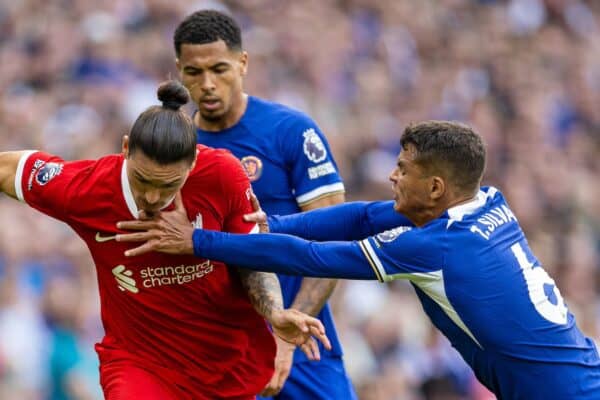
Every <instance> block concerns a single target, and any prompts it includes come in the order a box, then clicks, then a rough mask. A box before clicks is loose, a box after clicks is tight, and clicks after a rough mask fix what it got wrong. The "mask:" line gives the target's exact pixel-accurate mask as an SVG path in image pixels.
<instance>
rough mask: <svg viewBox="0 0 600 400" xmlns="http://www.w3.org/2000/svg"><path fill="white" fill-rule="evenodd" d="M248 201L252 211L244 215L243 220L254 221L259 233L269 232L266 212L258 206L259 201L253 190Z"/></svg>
mask: <svg viewBox="0 0 600 400" xmlns="http://www.w3.org/2000/svg"><path fill="white" fill-rule="evenodd" d="M250 202H251V203H252V209H253V210H254V212H253V213H250V214H246V215H244V221H247V222H256V223H257V224H258V229H259V232H260V233H269V224H268V222H267V214H266V213H265V212H264V211H263V210H262V209H261V208H260V203H259V201H258V198H257V197H256V195H255V194H254V192H250Z"/></svg>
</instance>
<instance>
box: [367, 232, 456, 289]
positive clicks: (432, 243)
mask: <svg viewBox="0 0 600 400" xmlns="http://www.w3.org/2000/svg"><path fill="white" fill-rule="evenodd" d="M444 231H445V229H441V230H440V229H428V228H412V227H409V226H399V227H396V228H393V229H390V230H387V231H385V232H382V233H379V234H377V235H375V236H370V237H368V238H366V239H364V240H361V241H360V242H359V245H360V247H361V249H362V250H363V252H364V254H365V257H366V259H367V260H368V262H369V264H370V265H371V268H372V269H373V270H374V271H375V272H376V275H377V279H378V280H379V281H381V282H389V281H392V280H395V279H409V280H413V281H414V280H422V279H429V278H428V277H433V278H434V279H436V277H435V276H436V274H437V273H439V272H440V271H441V270H442V269H443V266H444V256H445V252H444V240H443V236H444Z"/></svg>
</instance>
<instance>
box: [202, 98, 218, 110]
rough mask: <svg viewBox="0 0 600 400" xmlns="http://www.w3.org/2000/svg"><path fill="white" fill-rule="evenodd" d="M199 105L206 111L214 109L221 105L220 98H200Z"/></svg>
mask: <svg viewBox="0 0 600 400" xmlns="http://www.w3.org/2000/svg"><path fill="white" fill-rule="evenodd" d="M200 106H201V107H202V108H203V109H205V110H207V111H214V110H216V109H218V108H219V107H220V106H221V100H219V99H202V100H200Z"/></svg>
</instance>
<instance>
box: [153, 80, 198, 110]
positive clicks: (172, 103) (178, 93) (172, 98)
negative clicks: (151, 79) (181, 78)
mask: <svg viewBox="0 0 600 400" xmlns="http://www.w3.org/2000/svg"><path fill="white" fill-rule="evenodd" d="M156 94H157V96H158V100H160V101H161V102H162V106H163V107H164V108H168V109H171V110H175V111H177V110H179V108H180V107H181V106H182V105H184V104H186V103H187V102H188V101H189V100H190V93H189V92H188V90H187V89H186V88H185V86H183V85H182V84H181V83H179V82H178V81H175V80H171V81H166V82H163V83H161V84H160V86H159V87H158V91H157V92H156Z"/></svg>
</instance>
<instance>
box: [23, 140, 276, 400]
mask: <svg viewBox="0 0 600 400" xmlns="http://www.w3.org/2000/svg"><path fill="white" fill-rule="evenodd" d="M15 186H16V190H17V196H18V198H19V199H20V200H21V201H26V202H27V203H28V204H29V205H30V206H32V207H34V208H36V209H38V210H40V211H41V212H43V213H45V214H48V215H50V216H52V217H54V218H57V219H59V220H61V221H64V222H66V223H67V224H69V225H70V226H71V227H72V228H73V229H74V230H75V231H76V232H77V234H78V235H79V236H80V237H81V238H82V239H83V240H84V241H85V242H86V244H87V246H88V248H89V249H90V252H91V254H92V257H93V259H94V262H95V264H96V271H97V276H98V284H99V288H100V299H101V313H102V322H103V325H104V329H105V336H104V338H103V340H102V342H101V343H98V344H97V345H96V351H97V352H98V356H99V358H100V362H101V365H106V364H109V363H117V362H125V363H134V364H136V365H138V366H141V367H142V368H147V369H148V370H150V371H153V372H155V373H158V374H160V375H161V376H162V377H163V378H167V379H168V380H169V381H171V382H173V384H174V386H176V387H178V388H180V390H181V393H180V398H182V399H185V398H193V399H205V398H206V399H217V398H235V397H248V396H249V395H250V396H251V395H254V394H256V393H258V392H259V391H261V390H262V389H263V388H264V386H265V385H266V384H267V382H268V381H269V379H270V378H271V375H272V374H273V360H274V357H275V343H274V341H273V337H272V335H271V333H270V331H269V330H268V328H267V325H266V322H265V321H264V319H263V318H262V317H260V316H259V315H258V314H257V313H256V311H255V310H254V309H253V308H252V305H251V304H250V302H249V300H248V297H247V294H246V292H245V291H244V289H243V288H242V286H241V283H240V281H239V278H238V277H237V272H236V271H235V270H230V269H229V268H228V267H226V266H225V265H223V264H222V263H219V262H214V261H210V260H204V259H199V258H196V257H194V256H187V255H186V256H173V255H167V254H160V253H149V254H145V255H142V256H138V257H125V256H124V254H123V253H124V251H125V250H127V249H128V248H132V247H136V246H137V245H139V244H127V243H120V242H116V241H115V240H114V235H115V234H117V233H123V231H119V230H118V229H117V228H116V223H117V222H118V221H124V220H131V219H134V218H136V217H137V215H138V210H137V206H136V204H135V201H134V199H133V195H132V193H131V189H130V186H129V181H128V179H127V174H126V160H125V159H124V157H123V156H122V155H110V156H107V157H103V158H101V159H99V160H96V161H89V160H88V161H73V162H66V161H63V160H62V159H60V158H58V157H56V156H53V155H50V154H46V153H41V152H31V153H28V154H27V155H25V156H23V157H22V159H21V161H20V162H19V166H18V171H17V179H16V182H15ZM249 188H250V183H249V181H248V179H247V177H246V174H245V173H244V170H243V169H242V167H241V165H240V164H239V162H238V161H237V159H235V158H234V157H233V156H232V155H231V154H230V153H229V152H227V151H225V150H216V149H212V148H208V147H205V146H200V145H199V146H198V159H197V162H196V166H195V168H194V170H193V171H192V172H191V173H190V175H189V177H188V180H187V181H186V183H185V185H184V186H183V189H182V191H181V193H182V199H183V203H184V205H185V207H186V210H187V212H188V217H189V219H190V221H196V220H199V219H201V221H202V226H203V227H204V228H205V229H213V230H219V231H227V232H235V233H248V232H250V231H251V230H252V229H253V228H254V227H255V224H252V223H247V222H244V221H243V219H242V215H243V214H245V213H248V212H251V211H252V206H251V204H250V202H249V199H248V190H249ZM169 207H170V208H172V207H173V205H172V204H171V205H170V206H169ZM167 209H168V208H167ZM232 251H235V250H234V249H232Z"/></svg>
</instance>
